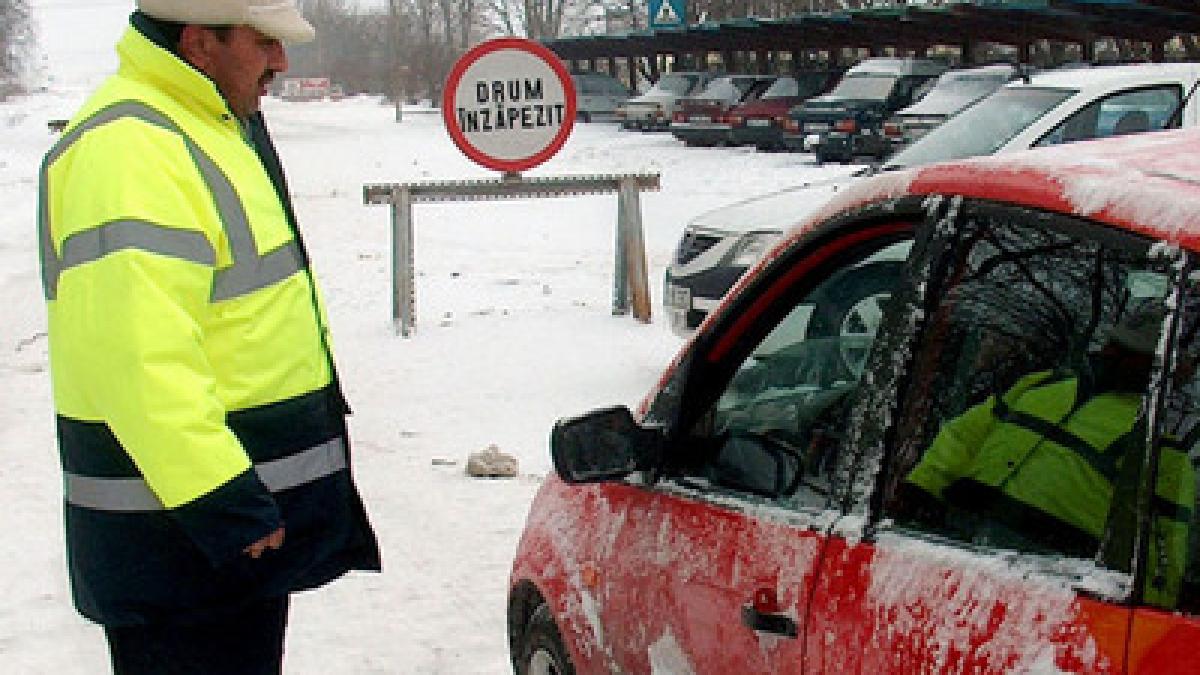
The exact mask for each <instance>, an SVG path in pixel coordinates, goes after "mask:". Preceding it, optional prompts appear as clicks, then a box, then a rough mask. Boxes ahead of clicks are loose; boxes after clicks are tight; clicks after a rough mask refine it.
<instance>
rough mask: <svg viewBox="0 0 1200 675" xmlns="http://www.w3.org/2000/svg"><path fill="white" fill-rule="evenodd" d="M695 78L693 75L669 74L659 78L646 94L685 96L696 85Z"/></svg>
mask: <svg viewBox="0 0 1200 675" xmlns="http://www.w3.org/2000/svg"><path fill="white" fill-rule="evenodd" d="M696 80H697V77H696V76H695V75H681V74H679V73H670V74H668V75H663V76H662V77H661V78H659V80H658V82H655V83H654V86H653V87H651V88H650V91H648V92H646V93H647V94H651V93H653V94H675V95H677V96H686V95H687V93H688V92H690V91H691V90H692V87H693V86H694V85H695V84H696Z"/></svg>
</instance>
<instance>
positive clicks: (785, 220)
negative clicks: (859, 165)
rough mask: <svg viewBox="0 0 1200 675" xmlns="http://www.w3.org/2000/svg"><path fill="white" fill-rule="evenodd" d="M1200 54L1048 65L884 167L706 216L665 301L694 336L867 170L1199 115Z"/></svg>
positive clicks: (687, 241) (693, 226)
mask: <svg viewBox="0 0 1200 675" xmlns="http://www.w3.org/2000/svg"><path fill="white" fill-rule="evenodd" d="M1198 81H1200V63H1158V64H1136V65H1120V66H1101V67H1085V68H1069V69H1059V70H1050V71H1043V72H1040V73H1038V74H1036V75H1032V76H1030V77H1029V78H1028V79H1027V80H1016V81H1014V82H1011V83H1009V84H1007V85H1005V86H1004V87H1002V88H1000V89H999V90H997V91H996V92H995V93H993V94H992V95H991V96H988V97H987V98H984V99H982V100H980V101H979V102H978V103H975V104H974V105H972V106H970V107H968V108H966V109H964V110H963V111H961V112H960V113H958V114H957V115H955V116H953V117H951V118H950V119H948V120H946V121H945V122H944V123H942V124H941V125H940V126H938V127H937V128H935V129H933V130H932V131H930V132H929V133H928V134H927V135H925V136H924V137H923V138H921V139H920V140H918V141H916V142H915V143H913V144H912V145H910V146H908V147H907V148H905V149H904V150H903V151H901V152H900V153H898V154H896V155H895V156H893V157H892V158H891V159H890V160H889V161H888V163H887V164H884V165H882V166H881V167H868V168H863V169H860V170H858V171H856V172H855V173H853V174H851V175H850V176H847V177H845V178H842V179H835V180H832V181H823V182H820V183H813V184H803V185H798V186H796V187H793V188H789V189H787V190H783V191H781V192H776V193H773V194H769V195H764V196H762V197H757V198H753V199H748V200H745V201H742V202H739V203H737V204H734V205H731V206H726V207H722V208H719V209H716V210H713V211H709V212H707V213H704V214H701V215H700V216H697V217H696V218H695V219H694V220H692V222H690V223H688V225H687V227H685V228H684V232H683V237H682V238H681V240H680V243H679V247H678V249H677V250H676V253H675V256H674V258H673V260H672V262H671V264H670V265H668V267H667V271H666V280H665V289H664V293H663V304H664V310H665V313H666V316H667V317H668V318H669V321H670V324H671V329H672V330H673V331H674V332H675V333H677V334H679V335H681V336H687V335H690V334H691V332H692V331H694V330H695V329H696V328H697V327H698V326H699V325H700V323H701V322H702V321H703V320H704V319H705V317H707V316H708V313H709V312H710V311H711V310H712V309H714V308H715V307H716V306H717V305H718V304H719V303H720V301H721V299H722V298H723V297H724V295H725V293H726V291H728V290H729V288H730V287H732V286H733V284H734V283H735V282H736V281H737V280H738V278H739V277H741V275H742V273H743V272H745V271H746V269H747V268H748V267H750V266H751V265H753V264H754V262H755V261H757V259H758V257H759V256H760V255H761V254H762V253H763V252H765V251H766V250H767V249H768V248H770V247H771V245H772V244H774V242H775V241H776V240H777V239H778V238H779V236H780V235H781V234H782V232H783V231H784V230H786V229H788V227H790V226H791V225H792V224H794V223H797V222H800V221H802V220H803V219H804V218H805V217H806V216H807V215H809V214H810V213H812V212H813V211H815V210H816V209H817V208H819V207H820V206H822V205H824V204H825V203H826V202H827V201H828V200H829V197H830V196H831V194H832V193H833V192H835V191H837V190H838V189H840V188H842V187H844V186H845V185H846V184H847V183H849V182H850V181H853V180H856V179H857V178H858V177H861V176H864V175H868V174H871V173H875V172H877V171H889V170H894V169H901V168H906V167H911V166H920V165H924V164H931V163H934V162H944V161H951V160H957V159H965V158H968V157H977V156H981V155H994V154H1001V153H1009V152H1017V151H1020V150H1026V149H1029V148H1033V147H1040V146H1049V145H1057V144H1059V143H1068V142H1071V141H1079V140H1086V139H1091V138H1103V137H1106V136H1114V135H1120V134H1127V133H1136V132H1139V131H1152V130H1158V129H1164V128H1173V127H1179V126H1185V127H1190V126H1194V125H1196V124H1197V119H1198V117H1200V105H1198V103H1197V101H1196V97H1195V96H1192V93H1193V91H1194V89H1195V87H1196V85H1197V82H1198Z"/></svg>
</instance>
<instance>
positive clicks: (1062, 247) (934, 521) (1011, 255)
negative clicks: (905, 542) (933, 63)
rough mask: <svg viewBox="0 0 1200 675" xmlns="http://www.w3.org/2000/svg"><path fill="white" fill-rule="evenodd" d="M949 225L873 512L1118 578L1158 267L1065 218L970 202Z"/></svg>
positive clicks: (1130, 507)
mask: <svg viewBox="0 0 1200 675" xmlns="http://www.w3.org/2000/svg"><path fill="white" fill-rule="evenodd" d="M958 225H959V227H958V228H957V229H955V230H954V231H953V232H952V233H948V234H945V235H944V236H945V237H946V238H945V240H944V241H943V242H942V245H943V246H944V247H945V248H944V250H942V251H941V252H940V253H939V255H938V256H937V257H936V258H935V260H934V263H933V264H932V265H931V267H930V272H929V279H928V283H927V290H926V295H925V298H926V300H925V307H924V309H923V312H922V314H923V316H924V320H923V324H922V328H921V330H920V332H919V333H918V335H917V337H916V339H915V341H914V342H913V345H912V354H911V360H910V362H909V366H908V370H907V375H906V378H905V380H904V384H903V385H902V386H901V387H900V391H899V392H898V401H899V402H898V408H897V411H896V414H895V417H894V419H892V420H891V422H890V425H889V428H888V431H887V433H886V434H885V438H887V439H888V440H887V441H886V443H885V444H886V446H887V450H886V462H885V470H884V471H883V472H882V474H881V476H882V478H881V482H882V484H881V487H880V490H881V494H880V495H879V497H880V498H879V499H878V503H880V504H881V505H882V514H881V515H882V517H883V518H885V519H891V520H892V521H894V522H895V523H896V524H897V526H898V527H900V528H901V529H906V530H910V531H916V532H923V533H927V534H929V535H934V536H937V537H942V538H947V539H951V540H958V541H961V542H965V543H967V544H969V545H971V546H972V547H982V548H985V549H996V550H1010V551H1018V552H1021V553H1026V554H1033V555H1044V556H1049V557H1050V558H1052V559H1060V558H1063V557H1067V558H1076V559H1080V560H1083V561H1092V560H1093V559H1095V560H1097V561H1098V562H1099V564H1101V565H1102V566H1103V567H1106V568H1108V569H1110V570H1113V571H1117V572H1124V573H1129V572H1130V571H1131V555H1132V553H1131V552H1132V550H1133V547H1134V545H1135V541H1136V536H1137V532H1138V517H1137V504H1138V502H1137V498H1136V496H1135V495H1136V489H1137V485H1138V482H1139V481H1140V480H1141V473H1140V472H1141V469H1142V467H1143V466H1144V464H1145V463H1144V462H1143V461H1142V460H1141V459H1140V458H1143V457H1145V452H1146V449H1147V438H1148V435H1149V432H1148V430H1147V429H1148V427H1147V423H1148V419H1149V417H1148V414H1147V406H1148V400H1149V399H1148V392H1149V391H1151V390H1152V389H1151V385H1150V380H1151V377H1153V376H1154V373H1155V372H1156V371H1155V368H1156V365H1155V362H1156V361H1155V360H1156V356H1155V355H1156V354H1157V353H1158V348H1159V334H1160V331H1161V328H1162V326H1163V325H1164V323H1163V322H1164V321H1165V319H1166V306H1167V304H1166V298H1167V289H1168V288H1169V285H1170V284H1169V282H1168V279H1169V275H1168V273H1167V271H1166V270H1167V269H1169V265H1168V264H1167V262H1165V261H1163V260H1161V259H1159V258H1158V257H1156V255H1157V254H1155V253H1153V251H1154V249H1151V248H1150V247H1149V245H1148V243H1147V242H1143V241H1141V240H1138V239H1134V238H1132V237H1128V238H1127V237H1120V238H1118V237H1117V235H1115V234H1112V233H1107V234H1105V236H1104V237H1103V238H1095V237H1093V236H1088V235H1086V234H1083V232H1084V230H1082V229H1080V228H1079V227H1078V223H1077V221H1073V220H1071V219H1067V218H1065V217H1064V218H1062V219H1061V220H1055V219H1052V218H1048V217H1045V216H1042V215H1040V214H1031V213H1026V212H1022V211H1019V210H1012V209H1007V210H1005V209H1000V208H999V207H991V208H990V209H989V208H986V207H979V209H977V211H976V212H972V213H970V214H968V215H967V216H965V217H961V218H959V220H958ZM1173 466H1175V468H1176V469H1179V468H1180V466H1179V465H1177V464H1176V465H1173ZM1181 480H1182V479H1181ZM1187 480H1193V479H1192V478H1191V477H1190V473H1189V476H1188V478H1187ZM1181 553H1182V548H1173V549H1172V550H1171V555H1172V556H1176V557H1177V556H1179V555H1180V554H1181ZM1172 564H1175V563H1172ZM1176 566H1177V565H1176ZM1158 569H1162V568H1161V567H1160V568H1158Z"/></svg>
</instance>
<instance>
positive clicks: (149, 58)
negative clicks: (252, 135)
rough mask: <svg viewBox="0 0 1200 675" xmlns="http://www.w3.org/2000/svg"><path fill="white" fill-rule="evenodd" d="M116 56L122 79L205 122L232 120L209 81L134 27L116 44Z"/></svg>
mask: <svg viewBox="0 0 1200 675" xmlns="http://www.w3.org/2000/svg"><path fill="white" fill-rule="evenodd" d="M117 56H118V57H119V58H120V68H119V72H120V73H121V75H122V76H124V77H128V78H130V79H133V80H136V81H139V82H145V83H147V84H149V85H150V86H152V87H154V88H155V89H157V90H159V91H162V92H163V93H165V94H166V95H167V96H169V97H170V98H172V99H174V100H175V102H176V103H177V104H179V105H180V106H182V107H184V108H187V109H189V110H191V111H192V112H194V113H196V114H198V115H199V116H200V117H202V118H204V119H215V120H223V121H226V122H229V121H232V120H233V119H234V118H233V115H232V113H230V111H229V105H228V104H227V103H226V102H225V99H224V98H223V97H222V96H221V92H220V91H219V90H217V86H216V85H215V84H213V81H212V80H210V79H208V77H207V76H206V75H205V74H204V73H201V72H200V71H198V70H196V69H195V68H193V67H192V66H191V65H190V64H188V63H187V62H186V61H183V60H182V59H180V58H179V57H178V56H176V55H174V54H172V53H171V52H170V51H168V50H166V49H164V48H163V47H160V46H159V45H157V44H155V43H154V42H153V41H151V40H150V39H149V38H147V37H146V36H145V35H143V34H142V33H141V32H139V31H138V30H137V29H136V28H134V27H133V26H130V27H129V28H127V29H126V30H125V34H124V35H122V36H121V39H120V41H119V42H117Z"/></svg>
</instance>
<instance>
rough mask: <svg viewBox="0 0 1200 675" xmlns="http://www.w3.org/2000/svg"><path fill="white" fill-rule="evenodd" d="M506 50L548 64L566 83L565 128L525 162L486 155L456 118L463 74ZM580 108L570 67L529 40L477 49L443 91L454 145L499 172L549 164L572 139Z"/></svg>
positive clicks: (487, 44)
mask: <svg viewBox="0 0 1200 675" xmlns="http://www.w3.org/2000/svg"><path fill="white" fill-rule="evenodd" d="M505 49H516V50H518V51H523V52H528V53H530V54H533V55H534V56H536V57H538V58H540V59H542V60H543V61H545V62H546V64H547V65H549V66H550V68H551V69H552V70H553V71H554V74H555V75H557V76H558V79H559V80H560V81H561V83H562V87H563V92H564V93H565V94H566V97H567V109H566V113H565V114H564V119H563V125H562V127H561V128H560V129H559V130H558V133H557V134H555V136H554V139H553V140H551V141H550V144H549V145H547V146H546V147H545V148H543V149H542V150H541V151H540V152H538V153H536V154H533V155H531V156H529V157H525V158H523V159H514V160H504V159H497V158H495V157H492V156H490V155H488V154H485V153H484V152H483V151H481V150H480V149H479V148H476V147H475V146H474V145H472V144H471V142H470V141H468V140H467V137H466V135H465V134H464V133H463V131H462V129H460V128H459V127H458V120H457V119H456V118H455V115H454V101H453V98H454V92H455V91H457V90H458V85H459V81H460V80H462V77H463V74H464V73H466V72H467V69H468V68H470V67H471V66H473V65H474V64H475V62H476V61H478V60H479V59H481V58H483V57H484V56H487V55H488V54H491V53H492V52H497V51H501V50H505ZM576 105H577V102H576V100H575V85H574V83H572V82H571V75H570V73H568V72H567V69H566V67H565V66H563V64H562V61H560V60H559V58H558V57H557V56H555V54H554V52H552V51H550V50H549V49H547V48H546V47H545V46H543V45H541V44H539V43H537V42H534V41H533V40H526V39H525V38H517V37H506V38H496V39H494V40H488V41H487V42H483V43H481V44H478V45H475V46H474V47H472V48H471V49H470V50H469V51H467V53H466V54H463V55H462V57H461V58H459V59H458V61H456V62H455V63H454V68H452V69H451V70H450V75H449V76H448V77H447V78H446V84H445V86H444V89H443V91H442V120H443V122H444V123H445V125H446V130H447V131H449V132H450V138H451V139H452V140H453V141H454V144H455V145H457V146H458V149H459V150H462V152H463V154H465V155H466V156H467V157H469V158H470V159H471V160H472V161H474V162H475V163H476V164H479V165H482V166H484V167H487V168H489V169H495V170H496V171H512V172H520V171H524V170H526V169H531V168H533V167H535V166H537V165H538V164H541V163H542V162H545V161H546V160H548V159H550V158H551V157H553V156H554V155H555V153H557V152H558V151H559V150H561V149H562V146H563V144H564V143H566V142H567V137H568V136H570V135H571V129H573V128H574V126H575V112H576Z"/></svg>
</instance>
